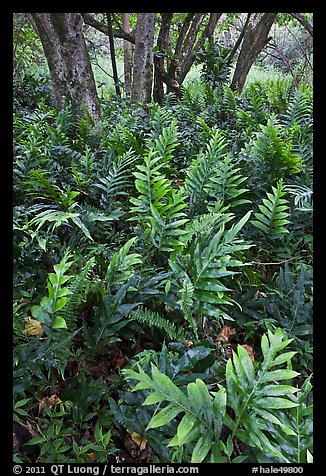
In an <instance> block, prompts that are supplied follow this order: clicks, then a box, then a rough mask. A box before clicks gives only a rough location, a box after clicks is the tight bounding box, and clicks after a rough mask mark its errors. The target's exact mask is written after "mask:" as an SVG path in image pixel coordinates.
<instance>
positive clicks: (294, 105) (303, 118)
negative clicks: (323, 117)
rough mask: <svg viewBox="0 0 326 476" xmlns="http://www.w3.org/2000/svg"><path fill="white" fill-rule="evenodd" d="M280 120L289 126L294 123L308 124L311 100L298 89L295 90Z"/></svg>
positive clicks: (310, 113) (303, 125)
mask: <svg viewBox="0 0 326 476" xmlns="http://www.w3.org/2000/svg"><path fill="white" fill-rule="evenodd" d="M282 122H283V124H284V125H285V126H286V127H291V126H292V125H293V124H294V123H296V124H298V125H299V126H301V127H305V126H307V125H308V126H309V125H310V124H311V123H312V101H311V100H310V99H308V98H307V97H306V96H304V95H303V94H301V93H300V92H299V91H295V92H294V93H293V95H292V98H291V100H290V102H289V103H288V107H287V110H286V112H285V114H284V115H283V117H282Z"/></svg>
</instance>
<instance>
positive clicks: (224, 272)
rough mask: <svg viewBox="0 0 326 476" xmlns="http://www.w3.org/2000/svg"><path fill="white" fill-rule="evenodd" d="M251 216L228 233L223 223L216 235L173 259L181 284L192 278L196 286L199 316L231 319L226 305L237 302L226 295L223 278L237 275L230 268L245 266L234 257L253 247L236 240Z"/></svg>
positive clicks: (197, 241) (201, 239) (196, 241)
mask: <svg viewBox="0 0 326 476" xmlns="http://www.w3.org/2000/svg"><path fill="white" fill-rule="evenodd" d="M250 214H251V212H248V213H247V214H246V215H245V216H244V217H243V218H242V219H241V220H240V221H239V222H238V223H237V224H235V225H233V226H232V227H231V228H230V229H229V230H227V231H225V227H224V224H223V225H222V226H221V227H220V229H219V230H218V232H217V233H215V234H214V235H213V236H211V235H209V236H199V237H197V238H195V239H194V242H193V244H192V245H191V246H188V248H187V249H183V250H182V251H181V252H179V253H178V254H174V255H172V256H171V259H170V261H169V264H170V266H171V268H172V270H173V271H174V272H175V275H176V277H177V278H178V279H179V280H180V282H184V279H187V277H189V279H190V281H191V283H192V285H193V286H194V295H193V309H194V311H195V312H196V313H197V315H199V316H201V315H207V316H213V317H217V318H219V317H225V318H227V319H231V318H230V317H229V316H228V315H227V314H226V313H225V312H224V310H223V305H225V304H226V305H230V304H232V303H233V301H232V299H231V298H230V297H228V296H227V294H226V293H227V292H228V291H230V289H229V288H227V287H226V286H225V284H224V283H223V282H222V281H221V279H223V278H224V277H225V276H232V275H234V274H235V273H236V271H233V270H232V269H230V268H239V267H241V266H242V265H243V263H242V262H241V261H240V260H237V259H233V258H232V255H233V253H235V252H237V251H240V250H244V249H248V248H250V247H251V245H247V244H245V243H244V242H243V241H242V240H240V239H236V235H237V234H238V233H239V231H240V230H241V228H242V227H243V226H244V225H245V223H246V222H247V221H248V219H249V216H250ZM221 306H222V307H221Z"/></svg>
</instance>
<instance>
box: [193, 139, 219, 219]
mask: <svg viewBox="0 0 326 476" xmlns="http://www.w3.org/2000/svg"><path fill="white" fill-rule="evenodd" d="M226 145H227V144H226V142H225V139H224V137H223V134H222V132H221V131H212V133H211V139H210V141H209V143H208V144H207V147H206V150H205V151H201V152H200V153H199V155H198V156H197V158H196V159H194V160H193V161H192V163H191V165H190V167H189V169H188V170H187V174H186V180H185V190H186V192H187V194H188V196H189V209H190V212H191V213H193V214H194V213H196V212H199V211H203V208H204V205H205V200H206V198H207V196H208V194H209V192H210V180H211V178H212V177H214V176H216V174H217V168H218V166H219V160H221V159H222V158H223V157H224V155H225V151H224V149H225V148H226Z"/></svg>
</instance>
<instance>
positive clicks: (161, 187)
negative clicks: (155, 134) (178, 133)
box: [130, 148, 171, 221]
mask: <svg viewBox="0 0 326 476" xmlns="http://www.w3.org/2000/svg"><path fill="white" fill-rule="evenodd" d="M163 165H164V164H163V163H162V159H161V157H160V156H159V155H158V154H157V152H156V150H155V149H153V148H152V149H150V150H149V151H148V153H147V154H146V155H145V157H144V161H143V164H138V165H136V168H137V169H138V172H133V175H134V176H135V177H136V180H135V187H136V189H137V190H138V192H139V193H140V195H139V197H138V198H135V197H131V198H130V202H131V203H132V204H133V205H135V206H134V207H131V209H130V212H131V213H132V214H135V215H134V216H133V217H132V218H131V220H138V221H144V220H145V221H147V220H148V218H149V217H151V214H152V212H151V204H154V206H155V204H156V203H157V202H158V200H162V199H163V198H164V197H165V196H166V195H167V194H168V193H169V190H170V187H171V181H170V180H168V179H166V178H165V175H164V174H161V172H160V169H161V168H162V167H163ZM158 203H159V202H158Z"/></svg>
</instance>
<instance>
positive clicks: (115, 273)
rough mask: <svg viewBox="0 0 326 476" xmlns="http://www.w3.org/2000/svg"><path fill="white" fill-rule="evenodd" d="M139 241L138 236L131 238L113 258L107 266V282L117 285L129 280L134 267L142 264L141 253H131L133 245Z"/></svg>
mask: <svg viewBox="0 0 326 476" xmlns="http://www.w3.org/2000/svg"><path fill="white" fill-rule="evenodd" d="M136 241H137V237H134V238H130V240H128V241H127V243H125V244H124V245H123V246H122V248H121V249H120V250H118V251H117V252H116V253H114V255H113V256H112V258H111V261H110V263H109V266H108V268H107V272H106V277H105V282H106V283H107V284H108V285H109V286H110V287H113V286H117V285H119V284H121V283H123V282H125V281H127V280H128V279H129V278H130V277H131V276H132V275H133V269H132V267H133V266H135V265H137V264H142V263H143V261H142V257H141V255H140V254H139V253H130V254H129V250H130V248H131V246H132V245H133V244H134V243H135V242H136Z"/></svg>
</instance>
